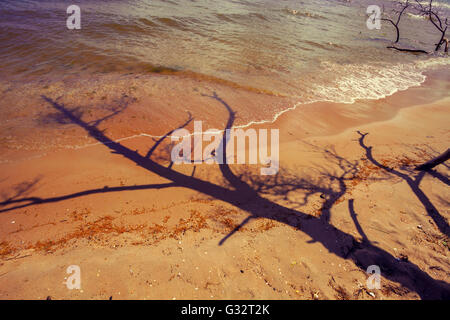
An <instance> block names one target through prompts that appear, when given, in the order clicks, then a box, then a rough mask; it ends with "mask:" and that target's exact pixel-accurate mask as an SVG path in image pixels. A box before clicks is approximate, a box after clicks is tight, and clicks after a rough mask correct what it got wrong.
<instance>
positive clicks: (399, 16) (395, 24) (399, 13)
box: [381, 0, 410, 43]
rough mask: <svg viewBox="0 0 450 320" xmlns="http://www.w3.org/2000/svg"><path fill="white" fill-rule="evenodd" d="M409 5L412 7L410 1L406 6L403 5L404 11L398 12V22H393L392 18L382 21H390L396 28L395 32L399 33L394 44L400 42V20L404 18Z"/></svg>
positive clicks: (407, 1)
mask: <svg viewBox="0 0 450 320" xmlns="http://www.w3.org/2000/svg"><path fill="white" fill-rule="evenodd" d="M409 5H410V3H409V0H406V2H405V4H403V7H402V9H401V10H400V11H399V12H398V17H397V21H396V22H394V20H392V19H390V18H381V20H383V21H389V22H390V23H391V24H392V25H393V26H394V27H395V31H396V32H397V37H396V39H395V42H394V43H397V42H398V41H399V40H400V29H399V27H398V25H399V23H400V19H401V18H402V15H403V13H404V12H405V10H406V9H407V8H408V7H409Z"/></svg>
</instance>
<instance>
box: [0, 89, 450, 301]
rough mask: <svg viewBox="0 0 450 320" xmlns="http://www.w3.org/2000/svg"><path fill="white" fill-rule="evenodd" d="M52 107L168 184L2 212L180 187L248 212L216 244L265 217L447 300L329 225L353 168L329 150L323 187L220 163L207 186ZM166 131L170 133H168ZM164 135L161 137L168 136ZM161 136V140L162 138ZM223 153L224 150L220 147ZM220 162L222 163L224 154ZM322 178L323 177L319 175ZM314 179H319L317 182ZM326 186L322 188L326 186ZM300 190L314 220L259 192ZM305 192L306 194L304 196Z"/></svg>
mask: <svg viewBox="0 0 450 320" xmlns="http://www.w3.org/2000/svg"><path fill="white" fill-rule="evenodd" d="M206 97H209V98H212V99H215V100H216V101H217V102H218V103H219V104H220V105H221V106H222V107H225V108H226V110H227V111H228V114H229V118H228V121H227V125H226V127H225V129H227V128H231V127H232V125H233V123H234V119H235V113H234V111H233V110H232V109H231V107H230V106H229V105H228V104H227V103H226V102H225V101H224V100H223V99H221V98H220V97H219V96H218V95H217V94H216V93H214V94H213V95H211V96H206ZM43 99H44V100H45V101H47V102H48V103H49V104H50V105H51V106H53V108H55V109H56V110H57V111H59V112H60V113H61V115H63V116H64V117H65V118H66V119H67V120H70V121H71V122H72V123H74V124H76V125H78V126H79V127H81V128H83V129H84V130H85V131H86V132H87V133H88V134H89V135H90V136H91V137H94V138H95V139H96V140H97V141H98V142H100V143H102V144H103V145H104V146H105V147H107V148H108V149H109V150H110V151H111V152H112V153H114V154H117V155H120V156H122V157H124V158H126V159H129V160H130V161H131V162H132V163H134V164H135V165H138V166H140V167H142V168H144V169H146V170H148V171H149V172H151V173H153V174H156V175H158V176H160V177H163V178H165V179H167V180H169V181H170V182H169V183H165V184H157V185H140V186H125V187H116V188H107V189H94V190H86V191H82V192H79V193H75V194H71V195H66V196H61V197H54V198H47V199H43V198H23V199H14V200H12V201H6V202H2V203H0V205H1V206H8V205H11V204H13V205H14V206H13V207H9V208H5V209H3V210H1V211H2V212H5V211H9V210H14V209H17V208H21V207H22V208H23V207H26V206H30V205H39V204H43V203H49V202H56V201H61V200H66V199H69V198H74V197H79V196H83V195H86V194H94V193H106V192H118V191H123V190H137V189H140V190H143V189H149V190H150V189H161V188H170V187H182V188H188V189H191V190H195V191H197V192H199V193H201V194H204V195H206V196H208V197H211V198H213V199H217V200H221V201H223V202H226V203H229V204H231V205H233V206H235V207H236V208H238V209H240V210H242V211H244V212H246V213H248V217H247V218H245V219H244V221H242V222H241V224H240V225H239V226H237V227H236V228H235V229H234V230H233V231H231V232H230V233H229V234H228V235H226V236H225V237H224V238H223V239H222V240H220V242H219V245H223V244H224V243H225V242H226V240H227V239H229V238H230V237H231V236H232V235H233V234H235V233H236V232H237V231H238V230H239V229H240V228H241V227H242V226H244V225H245V224H246V223H248V222H249V221H250V220H252V219H261V218H264V219H271V220H274V221H278V222H281V223H283V224H286V225H288V226H291V227H293V228H295V229H297V230H299V231H301V232H304V233H305V234H306V235H308V236H309V237H310V238H311V240H310V241H309V243H315V242H318V243H320V244H321V245H322V246H323V247H324V248H326V249H327V250H328V252H330V253H332V254H334V255H336V256H338V257H340V258H343V259H348V260H350V261H352V262H353V263H354V264H355V265H356V266H357V267H358V268H360V269H361V270H362V271H363V272H366V270H367V268H368V267H369V266H371V265H378V266H379V267H380V269H381V272H382V276H383V277H384V278H386V279H389V280H391V281H393V282H397V283H399V284H400V285H401V286H403V287H405V288H406V289H408V290H410V291H414V292H417V294H419V296H420V297H421V298H423V299H449V298H450V285H449V284H448V283H446V282H444V281H440V280H436V279H433V278H432V277H431V276H429V275H428V274H427V273H426V272H424V271H422V270H421V269H420V268H419V267H418V266H417V265H415V264H414V263H412V262H410V261H399V260H398V259H396V257H394V256H393V255H391V254H390V253H389V252H387V251H385V250H383V249H382V248H380V247H377V246H376V245H374V244H373V243H372V242H369V241H368V240H367V237H365V236H364V233H363V231H362V227H361V226H360V225H359V224H357V225H356V227H357V230H358V231H359V232H360V233H361V235H362V237H363V240H362V241H358V240H357V239H356V238H354V237H353V236H352V235H351V234H348V233H346V232H343V231H342V230H339V229H337V228H335V227H334V226H333V225H331V224H330V223H329V221H328V220H329V216H330V211H329V210H330V208H331V206H332V205H333V204H335V203H336V201H338V199H339V198H340V197H341V196H342V195H343V193H345V188H346V186H345V181H346V180H347V179H351V177H352V176H353V175H354V174H356V171H357V168H356V166H355V165H356V164H355V163H352V162H349V161H347V160H345V159H343V158H340V157H339V156H338V155H337V154H335V153H334V152H332V151H330V153H329V156H330V157H331V158H333V159H335V160H334V161H337V163H338V164H340V166H341V170H342V172H340V173H339V174H336V173H330V172H329V173H328V178H327V179H328V183H329V181H332V182H333V183H332V185H331V186H330V185H329V184H328V183H327V181H326V180H325V179H323V177H322V180H319V181H318V180H314V179H311V177H309V178H308V177H305V178H303V179H297V178H295V177H294V176H292V177H289V178H283V177H282V176H281V175H280V174H279V175H277V176H275V177H273V180H272V182H271V185H270V184H269V183H270V182H268V181H265V182H262V181H261V182H258V181H255V180H251V178H250V177H244V176H241V177H239V176H238V175H236V174H235V173H234V172H233V171H232V170H231V168H230V166H229V165H228V164H226V163H225V164H220V165H219V169H220V171H221V174H222V176H223V178H224V179H225V180H226V181H227V186H223V185H220V184H215V183H211V182H209V181H206V180H201V179H199V178H197V177H195V176H194V175H186V174H183V173H181V172H178V171H176V170H174V169H172V163H170V164H169V166H168V167H166V166H164V165H162V164H160V163H158V162H156V161H154V160H153V159H152V157H151V155H152V153H153V152H155V150H156V148H155V147H154V146H153V147H151V148H150V149H149V152H147V154H146V156H142V155H140V154H139V153H137V152H136V151H133V150H131V149H129V148H127V147H125V146H124V145H122V144H121V143H120V142H115V141H113V140H112V139H110V138H109V137H108V136H106V135H105V134H104V133H103V132H102V131H100V130H99V129H98V128H97V125H95V122H89V123H88V122H85V121H84V120H83V119H82V115H81V116H80V115H78V114H74V113H73V112H71V110H70V109H68V108H67V107H66V106H64V105H63V104H61V103H57V102H55V101H53V100H52V99H50V98H48V97H45V96H43ZM170 132H172V130H171V131H170ZM169 134H170V133H168V134H167V135H166V136H165V137H168V136H169ZM165 137H163V138H161V139H164V138H165ZM226 141H227V140H226V137H225V135H223V139H222V141H221V143H222V144H223V145H225V143H226ZM224 149H225V150H226V148H224ZM224 159H227V157H226V154H224ZM325 176H327V174H325ZM317 179H320V178H317ZM327 184H328V185H327ZM300 188H303V189H304V190H309V191H307V195H306V197H305V199H304V201H307V199H308V197H310V196H311V195H312V194H313V193H317V192H320V193H322V194H323V195H324V197H325V199H324V200H325V201H324V204H323V208H322V209H323V210H322V211H323V212H322V214H321V215H320V217H316V216H312V215H310V214H307V213H304V212H302V211H300V210H296V209H293V208H288V207H287V206H283V205H280V204H278V203H276V202H274V201H272V200H270V199H268V198H266V197H264V192H266V193H270V192H271V193H272V194H273V195H278V196H283V195H286V194H287V193H288V192H289V190H295V189H300ZM308 192H309V195H308ZM350 213H351V215H352V218H353V220H354V221H355V224H356V222H357V220H356V216H355V215H354V214H353V213H352V211H350Z"/></svg>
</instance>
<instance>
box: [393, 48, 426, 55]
mask: <svg viewBox="0 0 450 320" xmlns="http://www.w3.org/2000/svg"><path fill="white" fill-rule="evenodd" d="M387 48H388V49H395V50H398V51H406V52H412V53H425V54H428V52H426V51H425V50H420V49H402V48H397V47H394V46H389V47H387Z"/></svg>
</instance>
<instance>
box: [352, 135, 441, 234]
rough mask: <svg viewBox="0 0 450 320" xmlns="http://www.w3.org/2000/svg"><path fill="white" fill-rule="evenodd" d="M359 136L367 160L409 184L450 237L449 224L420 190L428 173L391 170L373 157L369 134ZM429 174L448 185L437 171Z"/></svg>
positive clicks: (438, 224)
mask: <svg viewBox="0 0 450 320" xmlns="http://www.w3.org/2000/svg"><path fill="white" fill-rule="evenodd" d="M357 133H358V134H359V136H360V138H359V140H358V141H359V145H360V146H361V148H363V149H364V150H365V153H366V157H367V159H368V160H369V161H370V162H372V163H373V164H374V165H375V166H377V167H379V168H381V169H383V170H384V171H386V172H388V173H390V174H393V175H395V176H397V177H399V178H401V179H403V180H404V181H406V183H407V184H408V186H409V187H410V188H411V190H412V192H413V193H414V194H415V196H416V197H417V199H419V201H420V202H421V203H422V205H423V207H424V208H425V210H426V211H427V213H428V215H429V216H430V217H431V219H433V221H434V223H436V225H437V227H438V229H439V230H440V231H441V233H442V234H444V235H445V236H447V237H449V236H450V227H449V225H448V223H447V220H446V219H445V218H444V217H443V216H442V215H441V214H440V213H439V211H438V209H437V208H436V207H435V206H434V205H433V203H432V202H431V201H430V199H429V198H428V197H427V195H426V194H425V193H424V192H423V191H422V190H421V189H420V182H421V181H422V179H423V177H424V176H425V174H426V173H427V172H425V171H421V172H419V173H410V174H406V173H402V172H400V171H399V170H395V169H394V168H390V167H388V166H386V165H383V164H382V163H380V162H379V161H378V160H376V159H375V158H374V156H373V153H372V150H373V148H372V147H371V146H367V145H366V143H365V141H364V139H365V138H366V136H367V135H368V134H369V133H362V132H360V131H357ZM428 173H429V174H431V175H432V176H433V177H435V178H437V179H439V180H441V181H442V182H444V183H446V184H447V185H448V179H447V178H446V177H445V176H443V175H441V174H440V173H438V172H437V171H435V170H430V171H428Z"/></svg>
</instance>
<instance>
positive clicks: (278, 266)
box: [0, 78, 450, 299]
mask: <svg viewBox="0 0 450 320" xmlns="http://www.w3.org/2000/svg"><path fill="white" fill-rule="evenodd" d="M438 80H439V81H440V82H439V84H436V83H435V82H433V81H435V80H433V78H429V80H427V82H426V83H425V84H424V85H423V86H421V87H418V88H411V89H409V90H407V91H405V92H399V93H397V94H394V95H393V96H391V97H388V98H386V99H382V100H379V101H359V102H356V103H354V104H352V105H346V104H333V103H316V104H313V105H305V106H302V107H301V108H298V109H296V110H294V111H290V112H287V113H285V114H283V115H282V116H280V117H279V118H278V119H277V121H275V122H274V123H273V124H271V125H262V126H260V127H265V128H267V127H269V128H279V129H280V143H281V144H280V161H281V169H280V172H279V174H278V175H277V176H276V177H262V176H259V175H258V174H257V171H255V169H256V168H253V167H246V166H242V165H233V166H231V170H232V172H233V174H231V173H230V171H228V168H222V169H223V170H222V171H221V170H220V168H218V167H217V166H213V165H197V166H196V170H195V173H194V177H191V174H192V169H193V166H191V165H182V166H174V167H173V168H172V169H173V170H169V169H165V168H166V167H167V165H168V164H167V161H165V159H166V158H165V157H167V153H165V152H164V150H167V149H165V148H166V147H167V146H166V145H161V149H160V150H162V151H158V152H157V154H156V153H155V154H154V156H153V158H152V159H154V160H155V162H152V163H151V164H147V163H146V162H145V161H144V162H142V159H143V156H145V154H146V152H147V151H148V149H149V147H151V146H152V144H153V143H154V140H153V139H152V138H150V137H145V136H138V137H135V138H131V139H127V140H124V141H121V146H117V145H111V144H109V145H103V144H97V145H93V146H90V147H85V148H80V149H73V150H71V149H62V150H56V151H51V152H45V153H41V154H39V155H38V156H36V157H34V156H32V155H28V156H27V157H24V154H23V152H25V151H24V150H16V151H15V152H13V151H9V156H10V159H15V158H20V159H22V160H20V161H4V162H3V163H1V164H0V166H1V171H0V172H1V174H0V190H1V191H2V194H3V200H2V201H7V203H5V202H3V203H2V206H1V207H0V211H1V213H0V242H1V246H0V298H1V299H16V298H25V299H45V298H47V297H48V296H50V297H51V298H52V299H109V298H110V297H112V298H113V299H419V298H449V297H450V285H449V284H448V282H449V281H450V268H449V266H450V261H449V239H448V235H449V229H448V222H447V221H448V218H449V214H450V212H449V201H448V200H449V199H450V193H449V188H448V174H449V168H448V166H447V165H440V166H439V167H437V168H436V169H435V170H434V171H433V172H432V173H420V172H417V171H414V170H413V168H414V166H415V165H417V164H419V163H422V162H424V161H426V160H428V159H430V158H432V157H433V156H436V155H437V154H439V153H440V152H443V151H444V150H446V149H447V148H448V146H449V141H450V139H449V138H450V136H449V129H448V123H449V121H448V120H449V112H450V98H449V97H448V92H449V91H448V89H449V88H450V86H449V82H448V81H442V79H439V78H438ZM436 81H437V80H436ZM437 86H439V88H440V90H441V91H440V92H444V93H445V92H447V94H443V95H442V94H441V95H439V94H437V93H436V94H435V93H434V91H433V90H431V89H430V88H436V87H437ZM208 89H210V88H208ZM213 89H215V90H216V92H217V94H218V95H219V96H220V97H222V98H223V99H224V100H226V101H227V102H228V103H229V104H230V105H231V106H233V103H232V102H230V101H229V100H232V101H233V99H237V98H236V97H234V96H232V95H231V93H229V92H227V91H226V90H230V89H226V88H222V87H216V88H213ZM234 90H236V89H234ZM200 91H201V90H200ZM204 92H208V91H206V90H205V91H204ZM254 94H255V95H259V93H254ZM49 96H50V97H51V99H56V98H57V96H55V95H54V96H52V95H51V94H49ZM228 96H229V98H230V99H227V97H228ZM199 99H200V98H199ZM252 101H256V100H252ZM210 103H211V106H216V107H217V108H223V106H221V104H220V102H218V101H215V100H214V101H211V102H210ZM243 103H245V102H243ZM255 105H256V103H255ZM49 108H50V109H51V106H49ZM68 108H69V107H68ZM53 112H54V113H55V112H56V111H55V110H53ZM56 113H58V112H56ZM226 115H227V114H226V112H224V114H223V117H224V119H226ZM108 121H109V120H108ZM111 121H115V120H111ZM112 124H114V125H115V126H120V125H119V122H104V123H102V126H104V127H105V128H106V127H108V125H110V126H112ZM256 127H258V126H256ZM71 128H72V129H73V130H74V131H75V130H81V131H83V129H81V128H79V126H78V127H77V126H73V127H71ZM102 128H103V127H102ZM69 129H70V128H69ZM124 130H125V129H124ZM357 131H359V132H360V133H358V132H357ZM111 132H112V134H113V135H114V137H118V136H120V134H119V133H120V129H117V128H113V127H112V128H109V129H108V130H107V131H105V135H106V136H108V134H109V133H111ZM117 132H119V133H117ZM365 133H368V134H367V135H364V134H365ZM85 134H86V133H85ZM128 134H129V132H126V135H128ZM98 135H101V134H100V133H98ZM124 135H125V134H124ZM44 138H45V137H44ZM89 139H91V140H93V139H92V138H89ZM99 139H100V140H101V139H103V138H102V137H100V138H99ZM91 140H90V142H93V141H91ZM108 146H109V147H108ZM115 147H117V148H119V149H115V150H112V148H115ZM5 150H6V149H5ZM118 151H122V152H118ZM5 152H6V151H5ZM21 152H22V153H21ZM15 153H21V154H20V156H17V157H14V154H15ZM173 172H178V173H173ZM171 180H172V181H171ZM203 181H207V182H205V183H204V182H203ZM227 189H228V190H231V191H227ZM254 190H257V191H254ZM8 199H9V201H8ZM249 216H250V217H251V219H250V220H249V221H248V223H246V224H245V225H244V226H243V227H242V228H241V229H240V230H239V231H237V232H235V233H233V234H231V235H230V236H229V237H228V238H226V241H224V243H223V244H222V245H219V243H220V241H221V240H222V239H224V237H225V236H227V235H229V234H230V232H231V231H232V230H233V229H234V228H235V227H236V226H237V225H239V224H240V223H241V222H242V221H244V219H246V218H247V217H249ZM374 264H375V265H379V266H380V267H381V275H382V278H381V289H379V290H378V289H369V288H367V286H366V280H367V277H368V276H367V274H366V269H367V267H368V266H369V265H374ZM70 265H78V266H80V268H81V290H69V289H68V288H67V287H66V286H65V284H63V282H64V280H65V278H66V277H68V274H67V273H66V269H67V267H68V266H70Z"/></svg>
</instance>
